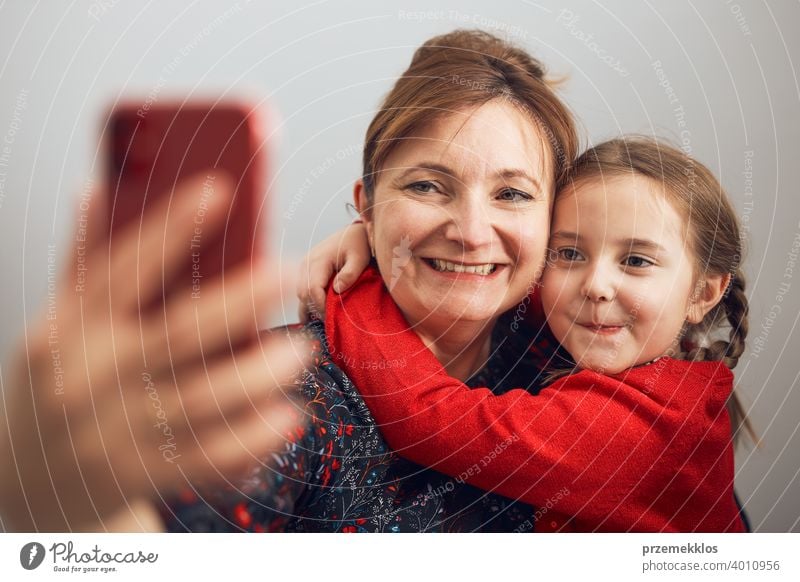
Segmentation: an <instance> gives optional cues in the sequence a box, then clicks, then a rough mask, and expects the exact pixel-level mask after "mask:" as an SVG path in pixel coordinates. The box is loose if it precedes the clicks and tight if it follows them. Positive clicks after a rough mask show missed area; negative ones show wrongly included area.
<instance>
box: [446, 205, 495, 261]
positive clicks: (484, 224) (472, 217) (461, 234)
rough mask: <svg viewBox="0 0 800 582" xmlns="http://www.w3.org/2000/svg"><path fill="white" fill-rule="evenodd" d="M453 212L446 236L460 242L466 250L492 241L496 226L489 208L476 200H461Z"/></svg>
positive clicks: (453, 207) (452, 207) (452, 209)
mask: <svg viewBox="0 0 800 582" xmlns="http://www.w3.org/2000/svg"><path fill="white" fill-rule="evenodd" d="M448 210H449V211H450V212H451V214H450V216H449V220H448V224H447V227H446V228H445V238H446V239H447V240H451V241H454V242H457V243H459V244H460V245H462V246H463V248H464V250H474V249H478V248H481V247H484V246H487V245H490V244H491V243H492V241H493V240H494V239H493V233H494V227H493V224H492V220H491V216H490V212H489V209H488V208H486V207H485V206H484V205H482V204H480V203H479V202H478V201H476V200H464V199H462V200H459V202H458V203H457V204H455V205H453V206H451V207H450V208H448Z"/></svg>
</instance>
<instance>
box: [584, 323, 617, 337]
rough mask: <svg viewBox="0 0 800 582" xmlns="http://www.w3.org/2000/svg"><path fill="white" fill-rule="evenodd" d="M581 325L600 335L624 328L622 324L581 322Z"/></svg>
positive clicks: (613, 332) (611, 333)
mask: <svg viewBox="0 0 800 582" xmlns="http://www.w3.org/2000/svg"><path fill="white" fill-rule="evenodd" d="M580 326H581V327H584V328H586V329H588V330H589V331H591V332H593V333H597V334H600V335H614V334H615V333H618V332H620V331H622V330H623V329H625V326H624V325H595V324H592V323H581V324H580Z"/></svg>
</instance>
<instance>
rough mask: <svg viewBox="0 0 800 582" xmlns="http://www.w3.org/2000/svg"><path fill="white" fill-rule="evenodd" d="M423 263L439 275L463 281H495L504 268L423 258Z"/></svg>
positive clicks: (486, 264) (493, 264)
mask: <svg viewBox="0 0 800 582" xmlns="http://www.w3.org/2000/svg"><path fill="white" fill-rule="evenodd" d="M422 262H423V263H425V264H426V265H427V266H428V267H429V268H430V269H431V271H433V272H434V273H437V274H438V275H441V276H444V277H448V278H456V279H462V280H463V279H477V280H482V281H485V280H487V279H493V278H495V277H496V276H497V275H498V273H499V272H500V271H501V270H502V269H503V267H504V265H501V264H499V263H462V262H458V261H448V260H447V259H433V258H423V259H422Z"/></svg>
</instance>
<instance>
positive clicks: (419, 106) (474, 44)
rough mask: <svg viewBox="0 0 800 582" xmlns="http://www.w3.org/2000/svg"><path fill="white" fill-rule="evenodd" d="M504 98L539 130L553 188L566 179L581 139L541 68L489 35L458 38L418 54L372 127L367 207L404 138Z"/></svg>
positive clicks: (433, 42) (437, 40)
mask: <svg viewBox="0 0 800 582" xmlns="http://www.w3.org/2000/svg"><path fill="white" fill-rule="evenodd" d="M497 98H503V99H506V100H507V101H508V102H510V103H512V104H514V105H516V106H517V107H518V108H520V109H521V110H522V111H523V112H525V113H527V115H528V116H529V117H530V118H531V120H532V122H533V123H535V124H536V125H537V127H538V128H539V131H540V132H541V134H542V135H543V137H544V138H545V139H546V140H547V142H548V143H547V146H548V150H549V152H550V154H551V155H550V158H551V159H552V160H553V162H552V164H551V167H552V172H553V174H552V180H551V182H550V183H552V184H554V185H555V183H556V182H557V181H559V180H562V179H564V177H565V176H566V174H567V171H568V170H569V166H570V163H571V162H572V161H573V159H574V158H575V156H576V155H577V151H578V137H577V133H576V131H575V122H574V120H573V117H572V114H571V113H570V111H569V109H568V108H567V107H566V105H564V103H562V102H561V99H560V98H559V97H558V96H557V95H556V93H555V91H554V89H553V83H551V82H549V81H548V80H547V79H546V74H545V69H544V66H543V65H542V63H540V62H539V61H538V60H537V59H535V58H533V57H532V56H531V55H530V54H528V53H527V52H526V51H525V50H524V49H522V48H519V47H516V46H514V45H512V44H510V43H509V42H507V41H505V40H502V39H500V38H498V37H496V36H494V35H492V34H490V33H488V32H484V31H480V30H455V31H453V32H450V33H447V34H443V35H440V36H436V37H433V38H431V39H430V40H428V41H427V42H426V43H425V44H423V45H422V46H421V47H420V48H418V49H417V51H416V53H414V57H413V59H412V60H411V64H410V65H409V67H408V69H407V70H406V71H405V72H404V73H403V74H402V76H401V77H400V78H399V79H398V80H397V82H396V83H395V84H394V87H393V88H392V90H391V91H390V92H389V94H388V95H387V96H386V97H385V98H384V100H383V103H382V104H381V106H380V109H379V110H378V113H377V114H376V115H375V117H374V118H373V120H372V123H370V125H369V128H368V129H367V135H366V139H365V145H364V168H363V181H364V190H365V193H366V196H367V201H368V203H369V204H372V202H373V201H374V193H375V183H376V181H377V176H378V173H379V172H380V170H381V168H382V167H383V164H384V162H385V161H386V159H387V157H388V156H389V154H390V153H391V151H392V150H393V149H394V148H395V147H396V146H397V145H399V144H400V143H401V142H402V140H403V138H407V137H409V136H410V135H412V134H413V133H414V131H415V130H417V128H420V127H423V126H424V125H425V124H426V123H429V122H430V121H431V120H433V119H435V118H437V117H439V116H442V115H447V114H451V113H453V112H455V111H459V110H462V109H464V108H465V107H475V106H479V105H482V104H484V103H487V102H489V101H491V100H492V99H497ZM551 199H552V197H551Z"/></svg>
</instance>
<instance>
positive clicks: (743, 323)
mask: <svg viewBox="0 0 800 582" xmlns="http://www.w3.org/2000/svg"><path fill="white" fill-rule="evenodd" d="M631 174H635V175H640V176H644V177H647V178H650V179H651V180H653V181H655V182H657V183H659V184H661V186H662V187H663V191H664V193H665V195H666V196H667V199H668V200H669V201H670V203H671V204H672V205H673V207H674V208H675V209H676V210H677V211H678V212H679V213H680V215H681V216H682V217H684V220H685V221H686V223H687V235H688V245H689V250H690V251H691V252H692V253H693V254H694V257H695V260H696V262H695V270H696V279H698V280H699V277H700V276H701V275H703V274H712V275H726V274H729V275H730V276H731V279H730V283H729V284H728V288H727V290H726V291H725V294H724V296H723V298H722V300H721V301H720V302H719V303H718V304H717V305H716V306H715V307H714V308H713V309H711V310H710V311H709V312H708V314H706V316H705V318H704V319H703V321H702V322H700V323H699V324H696V325H693V324H688V323H687V324H686V327H685V328H684V330H683V332H684V333H683V336H682V341H681V349H682V352H681V353H680V354H677V355H676V357H681V358H683V359H687V360H693V361H702V360H706V361H719V360H721V361H723V362H724V363H725V365H726V366H728V367H729V368H731V369H732V368H734V367H736V364H737V363H738V362H739V358H740V357H741V355H742V354H743V353H744V350H745V338H746V337H747V331H748V322H747V314H748V302H747V296H746V295H745V293H744V290H745V279H744V274H743V273H742V269H741V263H742V256H743V244H742V236H741V231H740V228H739V221H738V219H737V217H736V213H735V211H734V209H733V206H732V205H731V203H730V201H729V199H728V196H727V195H726V194H725V191H724V190H723V188H722V185H721V184H720V183H719V181H717V179H716V178H715V177H714V174H712V173H711V171H710V170H709V169H708V168H706V167H705V166H704V165H703V164H701V163H699V162H698V161H696V160H694V159H692V158H691V157H690V156H688V155H686V154H685V153H684V152H683V151H681V150H679V149H677V148H675V147H672V146H671V145H668V144H666V143H664V142H661V141H658V140H655V139H652V138H648V137H643V136H625V137H621V138H617V139H612V140H610V141H607V142H604V143H602V144H600V145H597V146H595V147H593V148H590V149H589V150H587V151H586V152H585V153H583V154H582V155H581V156H580V157H579V158H578V159H577V160H576V162H575V165H574V167H573V168H572V171H571V172H570V174H569V175H568V176H567V177H566V179H565V181H564V182H563V183H562V184H561V186H562V187H563V186H567V185H570V184H572V185H574V184H576V183H578V182H581V181H583V180H586V179H591V178H601V179H603V178H613V177H617V176H621V175H631ZM726 324H727V325H728V326H729V327H730V331H729V333H728V338H727V339H717V340H714V341H710V342H707V341H705V338H707V337H709V336H710V335H711V334H713V332H714V331H715V330H717V329H719V328H721V327H724V326H725V325H726ZM704 344H707V345H704ZM728 411H729V413H730V416H731V425H732V427H733V433H734V437H738V436H739V434H740V433H741V431H742V430H743V429H744V430H745V431H746V432H747V433H748V434H749V435H750V437H751V438H752V439H753V441H754V442H757V441H758V439H757V437H756V434H755V431H754V430H753V427H752V425H751V424H750V421H749V420H748V418H747V415H746V413H745V410H744V407H743V406H742V404H741V402H740V400H739V398H738V397H737V396H736V394H735V393H732V394H731V397H730V399H729V401H728Z"/></svg>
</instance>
